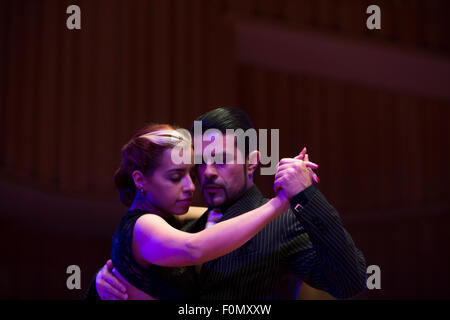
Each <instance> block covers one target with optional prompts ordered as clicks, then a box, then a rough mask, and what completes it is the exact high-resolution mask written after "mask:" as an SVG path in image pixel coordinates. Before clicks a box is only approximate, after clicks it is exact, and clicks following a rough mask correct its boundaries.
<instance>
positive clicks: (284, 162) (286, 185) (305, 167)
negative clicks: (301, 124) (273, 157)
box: [274, 148, 319, 199]
mask: <svg viewBox="0 0 450 320" xmlns="http://www.w3.org/2000/svg"><path fill="white" fill-rule="evenodd" d="M317 168H319V166H318V165H317V164H315V163H313V162H310V161H309V157H308V154H307V153H306V148H303V150H302V152H301V153H300V154H299V155H298V156H297V157H295V158H285V159H281V161H280V163H279V164H278V170H277V173H276V175H275V183H274V188H275V192H277V191H278V190H280V189H283V190H284V191H285V192H286V194H287V196H288V197H289V199H292V197H293V196H295V195H296V194H298V193H300V192H301V191H303V190H304V189H306V188H308V187H309V186H310V185H312V181H313V179H314V181H316V182H319V178H318V177H317V175H316V174H315V173H314V172H313V171H312V169H317Z"/></svg>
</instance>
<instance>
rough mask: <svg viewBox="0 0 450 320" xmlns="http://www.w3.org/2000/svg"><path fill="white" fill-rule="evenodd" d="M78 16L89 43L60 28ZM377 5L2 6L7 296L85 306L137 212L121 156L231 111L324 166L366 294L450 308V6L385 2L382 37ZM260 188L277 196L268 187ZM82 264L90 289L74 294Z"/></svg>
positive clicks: (324, 182) (156, 1) (268, 180)
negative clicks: (123, 223)
mask: <svg viewBox="0 0 450 320" xmlns="http://www.w3.org/2000/svg"><path fill="white" fill-rule="evenodd" d="M71 4H77V5H79V6H80V8H81V30H73V31H71V30H68V29H67V28H66V19H67V17H68V15H67V14H66V8H67V6H69V5H71ZM370 4H372V2H370V1H347V0H346V1H344V0H320V1H318V0H314V1H313V0H309V1H294V0H291V1H288V0H285V1H275V0H252V1H232V0H228V1H225V0H221V1H219V0H210V1H202V0H191V1H183V0H149V1H136V0H133V1H119V0H107V1H106V0H103V1H97V0H96V1H92V0H89V1H88V0H85V1H80V0H76V1H59V0H58V1H57V0H46V1H41V0H28V1H26V0H15V1H2V2H1V3H0V24H1V25H0V44H1V50H0V68H1V69H0V71H1V72H0V150H1V151H0V186H1V187H0V188H1V189H0V190H1V198H0V200H1V206H0V208H1V209H0V223H1V225H0V228H1V233H0V234H1V238H0V245H1V248H2V252H4V255H2V262H1V266H0V267H1V270H0V271H1V274H2V275H3V277H1V278H3V279H2V280H1V281H2V282H3V283H2V285H0V288H1V289H0V290H1V291H0V297H3V298H33V299H35V298H38V299H39V298H57V299H67V298H70V299H78V298H80V297H81V296H82V295H83V293H84V291H85V289H86V288H87V285H88V283H89V282H90V280H91V279H92V277H93V275H94V273H95V271H96V269H98V268H99V267H101V266H102V265H103V263H104V262H105V260H106V258H107V257H108V255H109V250H110V243H111V236H112V233H113V231H114V228H115V226H116V225H117V223H118V221H119V219H120V216H121V215H122V214H123V213H124V211H125V208H123V207H121V206H120V204H119V203H118V200H117V195H116V193H115V190H114V187H113V184H112V175H113V173H114V170H115V169H116V167H117V166H118V164H119V161H120V148H121V146H122V145H123V144H124V143H125V142H126V141H127V140H128V138H129V137H131V135H132V134H133V133H134V131H135V130H137V129H138V128H140V127H142V126H144V125H145V124H146V123H148V122H167V123H175V124H178V125H180V126H182V127H190V125H191V122H192V120H194V119H195V117H196V116H198V115H200V114H201V113H203V112H206V111H208V110H210V109H212V108H214V107H217V106H224V105H231V106H236V107H239V108H242V109H244V110H245V111H246V112H247V113H248V114H249V115H250V117H251V118H252V120H253V121H254V124H255V125H256V127H257V128H265V129H271V128H278V129H280V157H290V156H293V155H296V154H297V153H298V152H299V151H300V149H301V148H302V147H303V146H305V145H306V146H307V147H308V151H309V154H310V156H311V160H312V161H314V162H316V163H319V164H320V169H319V172H318V173H319V176H320V179H321V183H320V185H319V188H320V190H321V191H322V192H323V193H324V194H325V195H326V197H327V199H328V200H329V202H330V203H332V204H333V205H334V206H335V207H336V208H337V209H338V211H339V212H340V214H341V217H342V220H343V223H344V225H345V227H346V228H347V229H348V230H349V231H350V233H351V234H352V236H353V239H354V240H355V242H356V244H357V246H358V247H359V248H360V249H361V250H362V251H363V253H364V254H365V256H366V260H367V264H368V265H371V264H376V265H379V266H380V267H381V274H382V289H381V290H370V291H367V292H366V293H364V294H363V295H362V296H361V297H359V298H367V299H377V298H383V299H390V298H449V294H448V290H447V287H448V285H449V284H450V279H449V278H450V276H449V275H448V273H447V272H446V270H448V269H449V268H450V256H449V254H448V250H447V249H446V246H447V243H448V240H449V236H448V232H447V231H446V229H447V226H448V223H449V215H450V203H449V202H450V201H449V195H450V194H449V193H450V191H449V190H450V189H449V188H448V181H449V180H450V179H449V178H450V170H449V169H448V163H449V162H450V151H449V150H450V140H449V129H448V120H449V119H450V108H449V107H450V90H448V89H450V80H449V79H450V74H449V70H450V68H449V54H450V40H449V39H450V38H449V37H448V31H450V30H449V29H450V27H449V26H450V24H449V22H448V19H447V13H448V12H449V9H450V8H449V7H450V5H449V3H448V2H447V1H443V0H442V1H437V0H433V1H419V0H412V1H387V0H386V1H376V4H378V5H379V6H380V8H381V12H382V29H381V30H372V31H371V30H368V29H367V28H366V27H365V21H366V18H367V16H368V15H367V14H366V13H365V10H366V8H367V6H368V5H370ZM314 44H320V45H321V46H323V48H328V50H332V51H331V52H324V51H323V50H322V51H320V50H317V51H316V52H315V51H314V50H313V49H314V48H318V47H316V46H315V45H314ZM356 53H361V54H362V53H364V55H361V56H358V57H355V56H354V55H355V54H356ZM309 61H312V62H311V63H309ZM313 62H315V63H313ZM256 179H257V180H256V181H257V184H258V186H260V188H261V190H262V191H263V193H264V194H265V195H266V196H268V197H269V196H271V195H272V183H273V176H259V177H257V178H256ZM197 204H200V205H201V204H202V201H201V199H200V198H199V196H198V195H197ZM3 257H4V258H3ZM71 264H77V265H79V266H80V267H81V270H82V281H83V283H82V290H81V291H77V290H74V291H70V290H67V288H66V286H65V281H66V278H67V275H66V274H65V268H66V267H67V266H68V265H71ZM305 288H306V287H305ZM308 290H309V291H308ZM311 291H313V290H311V289H310V288H306V289H304V290H303V291H302V293H301V295H300V297H301V298H308V297H309V298H311V297H324V298H326V297H327V296H326V295H325V294H323V293H320V292H319V293H317V292H311Z"/></svg>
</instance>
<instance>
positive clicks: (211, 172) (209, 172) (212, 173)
mask: <svg viewBox="0 0 450 320" xmlns="http://www.w3.org/2000/svg"><path fill="white" fill-rule="evenodd" d="M203 175H204V176H205V178H207V179H210V178H213V177H217V171H216V168H215V166H214V164H211V163H207V164H205V171H204V172H203Z"/></svg>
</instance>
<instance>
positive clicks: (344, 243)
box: [290, 185, 366, 298]
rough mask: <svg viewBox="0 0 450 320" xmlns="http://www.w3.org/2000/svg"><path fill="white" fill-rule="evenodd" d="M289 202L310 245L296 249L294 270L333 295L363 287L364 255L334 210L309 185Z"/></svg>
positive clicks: (356, 291) (344, 295)
mask: <svg viewBox="0 0 450 320" xmlns="http://www.w3.org/2000/svg"><path fill="white" fill-rule="evenodd" d="M290 203H291V210H292V212H293V213H294V215H295V217H296V218H297V220H298V221H299V222H300V223H301V225H302V226H303V227H304V229H305V231H306V233H307V235H308V236H309V240H310V242H311V245H312V247H310V248H306V249H303V250H301V251H300V252H297V254H296V256H295V257H294V259H293V261H292V263H291V265H292V267H293V269H294V272H295V273H297V274H298V275H300V276H301V277H302V279H303V280H304V281H305V282H306V283H308V284H309V285H310V286H312V287H314V288H317V289H321V290H324V291H327V292H328V293H330V294H331V295H333V296H335V297H337V298H350V297H352V296H355V295H357V294H359V293H361V292H362V291H364V290H365V288H366V263H365V259H364V256H363V254H362V252H361V251H360V250H358V249H357V248H356V247H355V244H354V242H353V240H352V238H351V236H350V235H349V233H348V232H347V231H346V230H345V229H344V227H343V226H342V223H341V220H340V218H339V214H338V212H337V211H336V210H335V209H334V208H333V207H332V206H331V205H330V204H329V203H328V201H327V200H326V199H325V197H324V196H323V195H322V193H321V192H320V191H319V190H318V189H317V188H316V187H315V186H313V185H311V186H309V187H308V188H306V189H305V190H303V191H302V192H300V193H298V194H297V195H296V196H294V197H293V198H292V199H291V201H290Z"/></svg>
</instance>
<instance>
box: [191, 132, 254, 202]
mask: <svg viewBox="0 0 450 320" xmlns="http://www.w3.org/2000/svg"><path fill="white" fill-rule="evenodd" d="M210 136H211V135H205V136H204V138H203V139H202V138H201V137H195V139H201V140H202V141H201V142H199V143H198V144H196V145H201V146H202V150H201V152H202V157H203V156H204V155H205V157H203V158H202V159H204V161H203V163H202V164H199V165H197V174H198V179H199V184H200V190H201V191H202V195H203V198H204V199H205V201H206V203H207V204H208V206H209V207H213V208H216V207H220V206H222V205H229V204H231V203H233V202H234V201H236V200H237V199H238V198H239V197H240V196H241V195H242V194H243V192H244V191H245V190H247V179H246V171H245V164H242V162H243V161H242V159H243V154H242V153H241V152H240V150H239V148H237V147H236V145H235V143H234V141H235V140H234V137H233V135H223V134H221V135H220V136H221V137H222V142H223V143H222V145H223V147H222V151H220V150H214V151H212V149H211V146H210V147H209V148H208V145H210V144H212V143H213V141H211V139H210ZM216 138H217V136H216ZM203 140H205V141H203ZM216 141H217V140H216ZM200 143H201V144H200ZM205 151H206V152H205ZM195 152H196V153H198V152H199V150H195ZM198 156H199V155H198ZM210 156H211V157H210ZM217 157H221V159H222V160H223V161H222V162H223V163H222V164H220V163H217V161H215V160H214V158H216V159H217ZM239 157H241V158H239ZM227 158H228V159H229V160H230V159H233V163H229V162H230V161H228V163H227ZM238 159H241V161H239V163H241V164H238Z"/></svg>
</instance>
